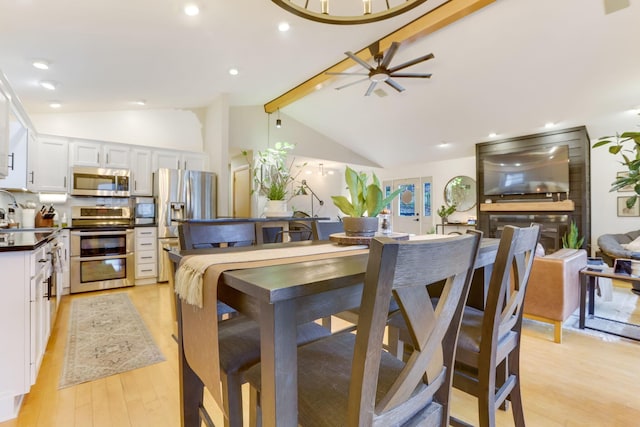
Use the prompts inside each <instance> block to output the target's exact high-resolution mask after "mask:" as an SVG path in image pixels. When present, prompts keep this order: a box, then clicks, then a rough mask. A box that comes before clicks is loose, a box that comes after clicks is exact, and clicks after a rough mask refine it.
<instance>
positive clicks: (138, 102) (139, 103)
mask: <svg viewBox="0 0 640 427" xmlns="http://www.w3.org/2000/svg"><path fill="white" fill-rule="evenodd" d="M134 104H136V105H147V101H145V100H144V99H141V100H140V101H135V102H134Z"/></svg>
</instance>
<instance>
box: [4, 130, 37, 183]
mask: <svg viewBox="0 0 640 427" xmlns="http://www.w3.org/2000/svg"><path fill="white" fill-rule="evenodd" d="M9 127H10V131H9V155H8V156H7V158H8V159H9V167H8V171H9V173H8V175H7V177H6V178H3V179H0V188H12V189H25V188H27V146H28V141H29V137H30V134H31V137H33V132H31V131H30V130H29V129H27V128H26V127H24V126H23V125H22V123H20V121H18V119H16V118H14V119H13V120H11V124H10V126H9Z"/></svg>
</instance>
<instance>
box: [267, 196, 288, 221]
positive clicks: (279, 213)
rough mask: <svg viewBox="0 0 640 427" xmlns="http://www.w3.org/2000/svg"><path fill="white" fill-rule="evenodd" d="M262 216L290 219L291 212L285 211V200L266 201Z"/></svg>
mask: <svg viewBox="0 0 640 427" xmlns="http://www.w3.org/2000/svg"><path fill="white" fill-rule="evenodd" d="M262 215H264V216H265V217H266V218H281V217H290V216H291V212H289V211H287V201H286V200H267V204H266V205H265V207H264V210H263V211H262Z"/></svg>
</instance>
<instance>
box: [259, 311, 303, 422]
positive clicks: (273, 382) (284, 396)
mask: <svg viewBox="0 0 640 427" xmlns="http://www.w3.org/2000/svg"><path fill="white" fill-rule="evenodd" d="M296 335H297V327H296V312H295V304H294V303H293V302H292V301H283V302H279V303H277V304H267V303H262V304H261V306H260V363H261V367H262V372H261V375H262V391H261V393H260V398H261V407H262V422H263V425H264V426H265V427H275V426H276V425H279V426H295V425H298V375H297V371H298V355H297V345H296V343H297V340H296Z"/></svg>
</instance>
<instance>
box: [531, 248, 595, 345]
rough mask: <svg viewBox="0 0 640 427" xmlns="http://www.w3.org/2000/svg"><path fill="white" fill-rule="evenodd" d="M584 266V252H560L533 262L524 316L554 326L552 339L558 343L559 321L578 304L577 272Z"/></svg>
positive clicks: (560, 338) (560, 322)
mask: <svg viewBox="0 0 640 427" xmlns="http://www.w3.org/2000/svg"><path fill="white" fill-rule="evenodd" d="M586 266H587V252H586V251H585V250H584V249H560V250H559V251H557V252H554V253H552V254H549V255H545V256H537V257H536V258H535V259H534V261H533V268H532V270H531V277H530V278H529V288H528V289H527V294H526V297H525V303H524V316H525V317H526V318H529V319H534V320H539V321H542V322H547V323H551V324H553V325H554V329H555V332H554V340H555V342H557V343H561V342H562V322H564V321H565V320H566V319H567V318H568V317H569V316H570V315H571V314H572V313H573V312H574V311H575V310H576V309H577V308H578V306H579V304H580V274H579V272H580V270H581V269H583V268H584V267H586Z"/></svg>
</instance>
